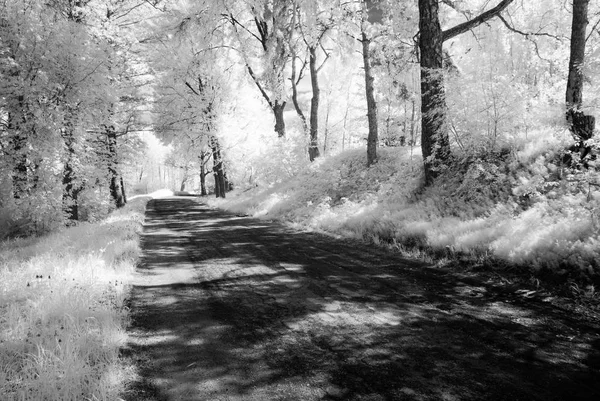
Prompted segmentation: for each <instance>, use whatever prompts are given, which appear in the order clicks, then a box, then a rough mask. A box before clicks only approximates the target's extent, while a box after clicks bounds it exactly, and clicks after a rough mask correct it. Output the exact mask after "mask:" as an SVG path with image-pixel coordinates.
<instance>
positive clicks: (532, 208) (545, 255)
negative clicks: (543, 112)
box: [215, 130, 600, 282]
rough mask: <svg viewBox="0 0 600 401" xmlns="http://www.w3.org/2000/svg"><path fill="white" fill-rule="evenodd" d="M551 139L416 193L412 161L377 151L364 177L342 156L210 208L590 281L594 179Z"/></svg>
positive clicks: (471, 165) (464, 164)
mask: <svg viewBox="0 0 600 401" xmlns="http://www.w3.org/2000/svg"><path fill="white" fill-rule="evenodd" d="M561 135H564V133H563V134H560V133H556V134H552V133H551V132H550V131H548V130H541V131H539V132H535V133H533V134H531V133H530V134H529V136H528V140H527V141H525V140H524V137H521V138H520V139H521V140H520V141H519V143H520V145H519V147H516V148H514V149H513V151H512V152H508V153H506V152H505V153H496V154H491V157H490V154H489V153H487V152H486V153H483V154H480V156H474V155H469V156H466V157H465V158H463V159H460V158H458V159H456V160H455V161H454V162H452V163H451V165H450V167H449V169H448V170H446V171H445V172H444V173H443V174H442V175H441V176H440V181H439V183H438V185H435V186H431V187H427V188H425V189H423V188H422V187H421V185H420V182H421V179H422V177H421V174H422V173H421V169H420V168H419V165H420V163H419V160H418V158H419V156H418V155H414V157H413V156H412V155H411V154H410V152H409V151H408V150H407V149H397V150H388V151H386V152H383V153H382V158H381V160H380V162H379V163H378V164H376V165H375V166H373V167H372V168H370V169H365V168H364V164H363V162H364V155H362V154H361V153H358V152H357V151H348V152H345V153H342V154H340V155H339V156H337V157H335V158H329V159H327V160H323V161H321V162H319V163H316V164H313V165H311V166H309V167H307V168H305V169H304V170H303V171H301V172H300V173H299V174H298V175H297V176H296V177H295V178H294V179H293V180H290V181H287V182H285V183H282V184H279V185H276V186H274V187H272V188H269V189H266V190H260V189H256V190H254V191H248V192H243V193H240V194H238V196H237V197H235V198H232V199H230V200H228V201H227V202H217V203H215V204H216V205H219V206H222V207H225V208H228V209H231V210H234V211H236V212H240V213H248V214H251V215H254V216H257V217H262V218H270V219H271V218H276V219H282V220H286V221H291V222H293V223H295V224H299V225H300V226H302V227H308V228H311V229H317V230H324V231H328V232H333V233H336V234H342V235H348V236H352V237H358V238H363V239H367V240H370V241H375V242H377V243H379V242H381V241H384V242H389V243H395V244H399V245H401V246H402V247H404V249H406V250H411V249H415V248H416V249H421V250H429V251H431V252H434V253H439V252H441V253H447V252H451V253H458V254H468V255H478V256H480V257H488V258H489V257H491V258H495V259H496V260H501V261H504V262H509V263H511V264H512V265H516V266H520V267H521V268H522V269H524V270H525V271H531V272H537V273H538V274H542V273H550V274H552V275H556V276H559V277H562V279H563V280H566V279H567V278H569V279H574V280H580V281H583V282H590V281H593V282H598V281H599V280H600V266H599V265H598V260H600V259H599V257H600V254H599V253H598V249H600V248H598V243H599V241H600V224H599V220H598V218H599V216H598V210H600V204H599V203H598V202H599V201H600V192H598V188H597V187H595V186H593V185H592V186H590V184H589V183H597V180H598V178H599V177H597V173H594V172H592V170H590V171H589V172H584V171H581V170H577V169H572V170H568V171H567V170H565V169H564V167H563V166H561V158H560V152H561V151H560V149H561V147H560V144H561V143H563V141H564V140H563V139H561ZM548 138H554V140H551V141H549V140H548ZM531 141H534V142H535V144H534V145H533V146H532V144H531ZM534 149H535V150H534ZM484 155H485V157H484ZM561 169H563V172H562V173H560V170H561Z"/></svg>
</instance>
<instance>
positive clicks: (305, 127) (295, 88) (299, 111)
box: [291, 54, 308, 132]
mask: <svg viewBox="0 0 600 401" xmlns="http://www.w3.org/2000/svg"><path fill="white" fill-rule="evenodd" d="M291 81H292V104H293V105H294V109H295V110H296V114H298V117H300V121H302V128H303V130H304V132H308V124H307V123H306V116H305V115H304V113H303V112H302V109H301V108H300V104H299V103H298V83H297V81H298V77H297V76H296V55H295V54H293V55H292V77H291Z"/></svg>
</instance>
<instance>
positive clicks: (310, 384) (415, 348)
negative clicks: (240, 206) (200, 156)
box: [123, 197, 600, 401]
mask: <svg viewBox="0 0 600 401" xmlns="http://www.w3.org/2000/svg"><path fill="white" fill-rule="evenodd" d="M142 250H143V257H142V260H141V264H140V266H139V269H138V272H137V278H136V282H135V285H134V286H133V288H132V294H131V299H130V305H129V306H130V308H131V310H132V322H133V323H132V327H131V329H130V330H131V331H130V338H131V340H130V344H129V346H128V348H127V349H126V350H125V351H124V354H125V355H126V357H128V358H130V359H131V360H132V361H133V362H134V363H135V364H137V366H138V367H139V372H140V378H139V380H138V381H137V382H135V383H133V384H132V385H131V387H130V388H129V389H128V391H127V393H125V394H124V396H123V398H124V399H126V400H128V401H130V400H131V401H133V400H146V401H157V400H185V401H195V400H207V401H217V400H223V401H225V400H227V401H242V400H244V401H259V400H260V401H267V400H299V401H300V400H301V401H312V400H351V401H367V400H368V401H390V400H448V401H450V400H510V401H515V400H528V401H529V400H540V401H541V400H543V401H548V400H600V372H599V370H598V368H599V366H600V334H599V333H600V331H599V329H598V327H599V325H598V321H597V320H596V318H595V317H593V316H592V317H590V316H584V315H578V314H577V313H576V312H575V311H574V310H573V309H561V308H557V307H556V306H553V305H552V304H551V302H549V301H550V300H551V298H544V297H536V296H532V297H528V296H527V295H528V294H530V293H527V292H524V291H516V289H515V288H512V287H511V286H502V285H498V284H497V283H495V284H494V283H489V282H487V283H486V282H485V280H482V279H480V278H478V277H477V276H476V275H473V274H470V275H467V274H466V273H463V274H459V273H452V272H450V271H446V270H442V269H436V268H433V267H430V266H427V265H425V264H423V263H421V262H415V261H410V260H406V259H403V258H401V257H400V256H398V255H397V254H394V253H392V252H389V251H386V250H383V249H373V247H371V246H368V245H365V244H361V243H358V242H354V241H349V240H337V239H333V238H330V237H327V236H323V235H319V234H314V233H305V232H298V231H294V230H292V229H289V228H286V227H284V226H283V225H281V224H278V223H272V222H266V221H261V220H257V219H253V218H248V217H239V216H236V215H233V214H231V213H226V212H223V211H219V210H215V209H212V208H210V207H208V206H206V205H203V204H200V203H197V202H196V201H194V200H193V199H190V198H183V197H181V198H177V197H173V198H166V199H156V200H153V201H151V202H150V203H149V204H148V209H147V213H146V222H145V225H144V233H143V236H142Z"/></svg>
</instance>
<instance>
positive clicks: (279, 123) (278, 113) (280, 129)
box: [271, 100, 286, 138]
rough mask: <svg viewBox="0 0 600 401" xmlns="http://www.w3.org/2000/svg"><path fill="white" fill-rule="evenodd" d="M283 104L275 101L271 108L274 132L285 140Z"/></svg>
mask: <svg viewBox="0 0 600 401" xmlns="http://www.w3.org/2000/svg"><path fill="white" fill-rule="evenodd" d="M285 104H286V102H280V101H279V100H275V101H274V102H273V106H272V108H271V109H272V110H273V115H274V116H275V132H277V136H278V137H279V138H285V120H284V118H283V112H284V110H285Z"/></svg>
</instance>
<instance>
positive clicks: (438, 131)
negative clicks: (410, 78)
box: [419, 0, 450, 184]
mask: <svg viewBox="0 0 600 401" xmlns="http://www.w3.org/2000/svg"><path fill="white" fill-rule="evenodd" d="M419 31H420V37H419V51H420V55H421V60H420V63H421V115H422V117H421V150H422V151H423V160H424V166H425V183H426V184H431V183H432V182H433V180H434V179H435V177H436V176H437V174H438V173H439V169H440V166H441V164H442V163H443V162H444V161H446V160H447V159H448V157H449V155H450V140H449V137H448V132H447V128H446V108H447V106H446V93H445V91H444V75H443V70H442V67H443V60H444V56H443V50H442V44H443V35H442V28H441V26H440V21H439V3H438V1H437V0H419Z"/></svg>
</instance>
